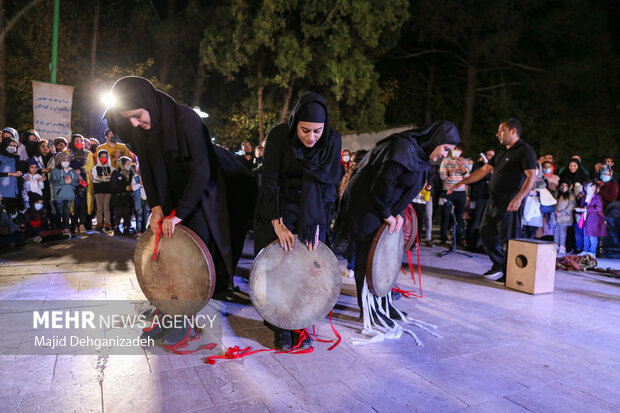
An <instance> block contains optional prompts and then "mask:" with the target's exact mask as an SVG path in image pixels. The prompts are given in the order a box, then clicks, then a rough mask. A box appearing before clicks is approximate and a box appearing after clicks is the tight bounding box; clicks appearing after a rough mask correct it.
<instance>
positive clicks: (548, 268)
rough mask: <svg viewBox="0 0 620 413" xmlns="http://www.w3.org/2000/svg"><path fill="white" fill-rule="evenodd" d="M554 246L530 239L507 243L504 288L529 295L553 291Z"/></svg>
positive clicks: (512, 240)
mask: <svg viewBox="0 0 620 413" xmlns="http://www.w3.org/2000/svg"><path fill="white" fill-rule="evenodd" d="M556 248H557V247H556V245H555V243H553V242H548V241H538V240H532V239H521V238H517V239H511V240H510V241H508V261H507V268H506V287H508V288H512V289H514V290H519V291H523V292H526V293H530V294H540V293H548V292H551V291H553V283H554V282H555V256H556Z"/></svg>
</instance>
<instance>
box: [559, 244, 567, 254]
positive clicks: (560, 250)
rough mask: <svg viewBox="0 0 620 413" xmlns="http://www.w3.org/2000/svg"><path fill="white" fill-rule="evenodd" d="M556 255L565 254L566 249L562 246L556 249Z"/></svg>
mask: <svg viewBox="0 0 620 413" xmlns="http://www.w3.org/2000/svg"><path fill="white" fill-rule="evenodd" d="M558 254H566V247H565V246H564V245H562V246H560V248H558Z"/></svg>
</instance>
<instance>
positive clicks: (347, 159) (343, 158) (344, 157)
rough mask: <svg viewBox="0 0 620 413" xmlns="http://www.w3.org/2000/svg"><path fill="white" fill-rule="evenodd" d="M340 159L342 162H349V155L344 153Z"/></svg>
mask: <svg viewBox="0 0 620 413" xmlns="http://www.w3.org/2000/svg"><path fill="white" fill-rule="evenodd" d="M342 160H343V161H344V162H349V161H350V160H351V157H350V156H349V155H345V156H343V157H342Z"/></svg>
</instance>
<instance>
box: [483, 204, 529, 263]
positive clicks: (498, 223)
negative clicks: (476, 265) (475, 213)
mask: <svg viewBox="0 0 620 413" xmlns="http://www.w3.org/2000/svg"><path fill="white" fill-rule="evenodd" d="M522 206H523V205H522ZM522 214H523V208H519V210H518V211H514V212H508V211H507V207H506V206H504V205H497V204H496V202H495V201H493V199H489V202H488V203H487V206H486V208H485V209H484V215H483V216H482V222H481V223H480V239H481V240H482V245H483V246H484V249H485V251H486V253H487V255H488V256H489V258H490V259H491V261H493V266H494V267H501V269H502V271H503V272H504V274H506V257H507V252H508V240H510V239H513V238H518V237H520V236H521V217H522Z"/></svg>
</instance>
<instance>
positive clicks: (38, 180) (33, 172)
mask: <svg viewBox="0 0 620 413" xmlns="http://www.w3.org/2000/svg"><path fill="white" fill-rule="evenodd" d="M27 165H28V173H26V174H25V175H24V176H23V178H24V187H23V189H22V198H23V199H24V206H25V208H26V209H28V208H30V194H38V195H39V196H41V197H43V188H44V187H45V184H44V182H45V177H44V176H42V175H40V174H39V173H38V172H37V171H39V163H38V162H37V161H36V159H34V158H28V161H27ZM41 199H43V198H41Z"/></svg>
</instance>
